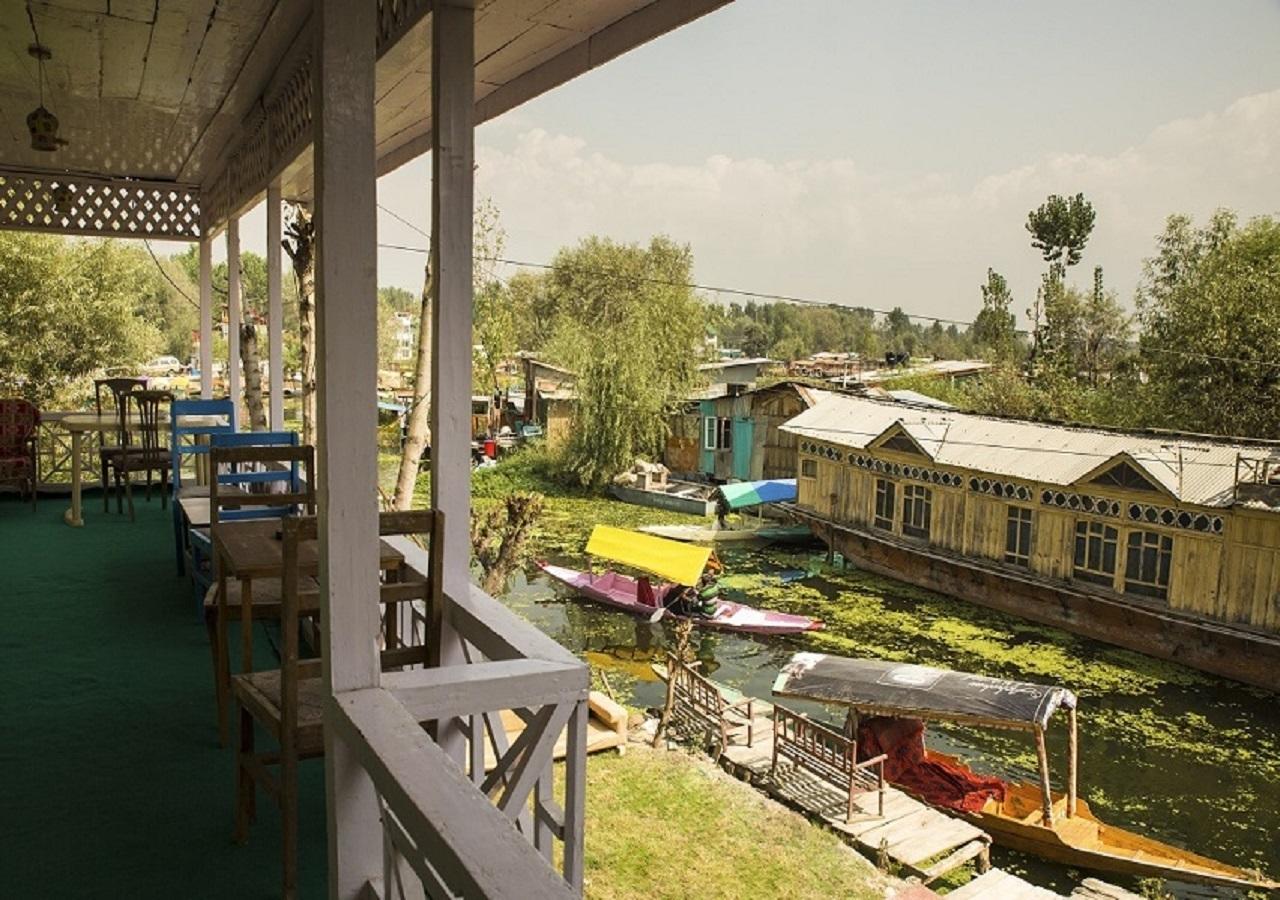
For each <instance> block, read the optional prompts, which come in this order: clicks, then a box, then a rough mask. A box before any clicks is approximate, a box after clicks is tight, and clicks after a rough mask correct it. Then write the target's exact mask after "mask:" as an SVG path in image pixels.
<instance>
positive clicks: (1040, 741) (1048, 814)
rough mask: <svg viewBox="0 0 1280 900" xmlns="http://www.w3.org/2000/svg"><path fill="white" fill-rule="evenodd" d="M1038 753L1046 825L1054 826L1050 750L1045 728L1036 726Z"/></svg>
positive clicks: (1048, 826) (1047, 826)
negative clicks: (1046, 743) (1046, 741)
mask: <svg viewBox="0 0 1280 900" xmlns="http://www.w3.org/2000/svg"><path fill="white" fill-rule="evenodd" d="M1036 755H1037V756H1038V757H1039V758H1040V790H1041V792H1042V793H1043V795H1044V797H1043V802H1044V826H1045V827H1046V828H1052V827H1053V794H1052V793H1051V791H1050V788H1049V751H1048V750H1046V749H1045V746H1044V729H1043V728H1041V727H1040V726H1038V725H1037V726H1036Z"/></svg>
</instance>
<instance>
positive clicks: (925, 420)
mask: <svg viewBox="0 0 1280 900" xmlns="http://www.w3.org/2000/svg"><path fill="white" fill-rule="evenodd" d="M895 424H900V425H901V427H902V430H903V431H905V432H906V433H907V434H908V435H909V436H910V437H911V438H912V439H913V440H915V442H916V443H917V444H919V445H920V447H921V448H922V449H923V450H924V451H925V452H926V453H927V454H929V456H931V457H932V458H933V460H934V461H935V462H937V463H938V464H940V465H946V466H954V467H956V468H962V469H971V470H975V471H979V472H984V473H988V474H992V475H1003V476H1006V477H1009V478H1020V479H1023V480H1026V481H1034V482H1040V483H1042V484H1052V485H1060V486H1063V487H1066V486H1070V485H1074V484H1076V483H1077V482H1078V481H1080V480H1081V479H1083V478H1084V477H1085V476H1087V475H1089V474H1090V473H1092V472H1093V471H1094V470H1095V469H1098V468H1100V467H1101V466H1103V464H1104V463H1107V462H1108V461H1110V460H1118V459H1121V458H1124V457H1126V456H1127V457H1128V458H1129V460H1130V461H1131V462H1132V464H1133V465H1134V466H1135V467H1136V468H1137V469H1139V470H1140V471H1141V472H1142V473H1144V474H1145V475H1146V476H1147V477H1148V478H1150V479H1151V480H1152V481H1153V482H1155V483H1156V484H1158V485H1159V486H1160V487H1163V488H1164V489H1165V490H1166V491H1168V492H1169V494H1171V495H1172V496H1173V497H1175V498H1176V499H1178V500H1180V501H1182V502H1184V503H1192V504H1196V505H1200V506H1217V507H1224V506H1230V505H1231V504H1232V503H1233V501H1234V496H1235V477H1236V459H1237V457H1238V456H1240V455H1243V456H1246V457H1251V458H1253V457H1259V458H1260V457H1266V456H1269V455H1272V454H1273V453H1275V451H1276V444H1275V443H1267V442H1257V443H1248V442H1227V441H1221V442H1219V441H1210V440H1202V439H1200V440H1198V439H1196V438H1194V437H1187V436H1181V435H1176V434H1169V435H1159V434H1138V433H1125V432H1116V431H1102V430H1098V429H1091V428H1083V427H1073V426H1066V425H1051V424H1047V423H1042V422H1027V421H1020V420H1013V419H998V418H994V417H989V416H979V415H973V414H969V413H961V412H954V411H948V410H940V409H932V408H925V407H920V406H911V405H907V404H902V403H896V402H891V401H887V400H874V399H869V398H863V397H849V396H845V395H835V396H832V397H828V398H825V399H823V400H822V402H820V403H818V404H817V405H816V406H814V407H812V408H811V409H808V410H805V411H804V412H802V413H800V415H798V416H796V417H795V418H793V419H791V420H790V421H788V422H787V423H786V424H785V425H783V426H782V430H783V431H787V432H789V433H792V434H796V435H800V436H804V437H810V438H814V439H815V440H820V441H825V442H827V443H831V444H837V445H840V446H845V447H853V448H856V449H863V448H866V447H867V446H869V445H870V444H871V443H873V442H874V441H875V439H876V438H877V437H879V436H880V435H882V434H884V433H885V431H886V430H888V429H889V428H891V427H892V426H893V425H895Z"/></svg>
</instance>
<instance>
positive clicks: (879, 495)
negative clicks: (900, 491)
mask: <svg viewBox="0 0 1280 900" xmlns="http://www.w3.org/2000/svg"><path fill="white" fill-rule="evenodd" d="M897 487H898V486H897V485H896V484H895V483H894V482H892V481H889V480H888V479H886V478H877V479H876V517H875V521H874V523H873V524H874V525H875V526H876V527H877V528H883V529H884V530H885V531H893V511H894V508H895V506H896V501H897Z"/></svg>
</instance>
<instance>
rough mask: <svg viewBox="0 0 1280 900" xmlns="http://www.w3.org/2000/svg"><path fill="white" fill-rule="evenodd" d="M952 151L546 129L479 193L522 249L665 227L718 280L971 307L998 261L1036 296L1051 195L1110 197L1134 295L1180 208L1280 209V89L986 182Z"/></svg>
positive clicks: (944, 309) (528, 139) (1103, 213)
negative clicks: (724, 149) (900, 168)
mask: <svg viewBox="0 0 1280 900" xmlns="http://www.w3.org/2000/svg"><path fill="white" fill-rule="evenodd" d="M1029 127H1030V126H1029ZM939 156H940V161H939V164H938V168H939V171H938V172H935V173H931V174H927V175H922V176H911V177H907V176H902V175H889V174H875V173H870V172H866V171H864V170H863V169H861V168H860V167H859V165H858V164H857V162H856V161H855V160H851V159H825V160H790V161H770V160H764V159H757V158H741V159H739V158H734V157H730V156H727V155H716V156H712V157H709V158H708V159H706V160H705V161H703V162H702V163H700V164H697V165H675V164H669V163H664V162H652V163H643V164H627V163H623V162H620V161H618V160H615V159H610V158H608V157H606V156H604V155H602V154H600V153H598V152H594V151H593V150H592V149H591V147H590V146H589V145H588V144H587V143H586V142H585V141H583V140H582V139H580V138H577V137H572V136H567V135H556V134H549V133H547V132H545V131H542V130H540V129H536V128H535V129H530V130H526V131H524V132H522V133H520V134H519V136H518V138H517V139H516V140H515V142H514V144H513V145H512V146H511V149H509V150H498V149H495V148H493V147H484V146H482V147H480V148H479V149H478V152H477V160H478V163H479V171H478V176H477V177H478V182H477V192H478V193H479V194H481V195H488V196H491V197H492V198H493V199H494V201H495V202H496V203H497V205H498V208H499V209H500V210H501V212H502V218H503V223H504V225H505V226H506V228H507V231H508V254H509V255H512V256H519V257H521V258H525V259H530V260H533V261H543V260H547V259H549V258H550V257H551V256H552V255H553V254H554V252H555V251H556V249H558V248H559V247H561V246H563V245H565V244H569V243H573V242H575V241H577V240H578V239H580V238H582V237H584V236H586V235H588V234H603V235H608V236H610V237H613V238H615V239H618V240H625V241H643V240H646V239H647V238H648V237H649V236H651V235H653V234H656V233H666V234H669V235H671V236H672V237H674V238H676V239H678V240H682V241H687V242H689V243H690V244H692V246H693V250H694V256H695V260H696V274H697V277H698V279H699V280H700V281H703V282H706V283H711V284H718V285H724V286H729V287H742V288H747V289H752V290H760V291H774V292H778V293H784V294H792V295H803V296H813V297H817V298H823V299H832V300H837V301H840V302H848V303H865V304H867V305H870V306H876V307H889V306H894V305H901V306H903V307H904V308H905V309H907V310H909V311H913V312H923V313H930V314H934V315H954V316H956V317H958V318H962V319H968V318H970V317H971V316H972V315H973V313H974V311H975V310H976V308H977V306H978V304H979V294H978V290H977V286H978V284H979V283H980V282H981V281H982V280H983V278H984V276H985V270H986V267H987V266H988V265H991V266H995V267H996V268H997V269H1000V270H1001V271H1003V272H1005V273H1006V275H1008V276H1009V278H1010V280H1011V282H1012V284H1013V286H1014V288H1015V290H1016V291H1017V292H1018V295H1019V305H1020V307H1021V306H1025V305H1027V302H1028V301H1029V300H1030V296H1031V294H1032V293H1033V292H1034V288H1035V285H1036V284H1037V282H1038V277H1039V275H1038V273H1039V271H1040V269H1041V264H1040V262H1039V260H1038V258H1037V257H1036V255H1035V251H1033V250H1032V248H1031V247H1030V245H1029V243H1028V241H1027V236H1026V233H1025V231H1024V229H1023V222H1024V221H1025V219H1026V214H1027V211H1028V210H1029V209H1031V208H1032V207H1034V206H1036V205H1037V204H1039V203H1040V202H1042V201H1043V199H1044V197H1045V196H1046V195H1047V194H1049V193H1075V192H1077V191H1083V192H1084V193H1085V195H1086V196H1087V197H1089V199H1090V200H1091V201H1092V202H1093V204H1094V206H1095V207H1096V208H1097V210H1098V223H1097V229H1096V231H1095V233H1094V236H1093V239H1092V241H1091V243H1090V245H1089V248H1088V250H1087V252H1086V256H1085V263H1084V264H1085V265H1086V266H1090V267H1091V266H1092V265H1093V264H1102V265H1103V266H1104V267H1105V268H1106V271H1107V275H1108V280H1109V282H1110V284H1111V285H1112V286H1113V287H1116V288H1117V289H1119V290H1120V291H1121V294H1122V296H1123V297H1126V298H1127V297H1128V296H1129V295H1130V294H1131V292H1132V289H1133V286H1134V283H1135V281H1136V278H1137V275H1138V272H1139V269H1140V265H1141V260H1142V258H1143V257H1144V256H1146V255H1149V254H1150V253H1151V251H1152V247H1153V238H1154V236H1155V235H1156V234H1157V233H1158V232H1159V231H1160V230H1161V228H1162V226H1163V221H1164V219H1165V217H1166V216H1168V215H1169V214H1171V213H1174V212H1186V213H1189V214H1192V215H1194V216H1197V217H1203V216H1205V215H1207V214H1208V213H1209V212H1210V211H1212V210H1213V209H1215V208H1217V207H1219V206H1226V207H1231V208H1234V209H1237V210H1238V211H1239V212H1240V213H1241V214H1242V215H1244V216H1249V215H1256V214H1262V213H1277V212H1280V90H1277V91H1273V92H1270V93H1265V94H1258V95H1253V96H1248V97H1243V98H1241V99H1239V100H1237V101H1236V102H1234V103H1232V104H1231V105H1230V106H1229V107H1227V108H1226V109H1225V110H1222V111H1219V112H1215V113H1210V114H1207V115H1203V116H1198V117H1194V118H1186V119H1179V120H1176V121H1173V122H1169V123H1166V124H1164V125H1162V126H1160V127H1158V128H1156V129H1155V130H1153V131H1152V132H1151V133H1150V134H1149V135H1148V136H1147V138H1146V139H1145V140H1143V141H1142V142H1141V143H1139V144H1138V145H1136V146H1133V147H1128V148H1125V149H1123V150H1121V151H1119V152H1116V153H1114V154H1113V155H1108V156H1103V155H1090V154H1082V153H1072V152H1062V153H1058V154H1053V155H1049V156H1045V157H1044V158H1041V159H1037V160H1034V161H1031V162H1029V163H1028V164H1026V165H1023V166H1020V167H1018V168H1016V169H1012V170H1009V171H1004V172H995V173H991V174H990V175H987V176H986V177H983V178H981V179H979V180H977V181H976V182H972V183H957V181H956V179H955V178H954V177H952V176H950V175H949V174H948V173H947V172H946V167H945V148H940V149H939ZM1077 277H1079V278H1080V279H1081V280H1088V276H1087V274H1085V273H1083V272H1082V273H1081V274H1080V275H1079V276H1077Z"/></svg>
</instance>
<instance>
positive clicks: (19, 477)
mask: <svg viewBox="0 0 1280 900" xmlns="http://www.w3.org/2000/svg"><path fill="white" fill-rule="evenodd" d="M39 426H40V410H38V409H36V408H35V405H34V404H32V403H30V402H28V401H26V400H19V399H16V398H15V399H8V400H5V399H0V484H6V483H8V484H17V485H20V486H21V487H22V488H23V489H24V490H26V491H29V492H30V494H31V508H32V510H34V509H35V508H36V429H37V428H39Z"/></svg>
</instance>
